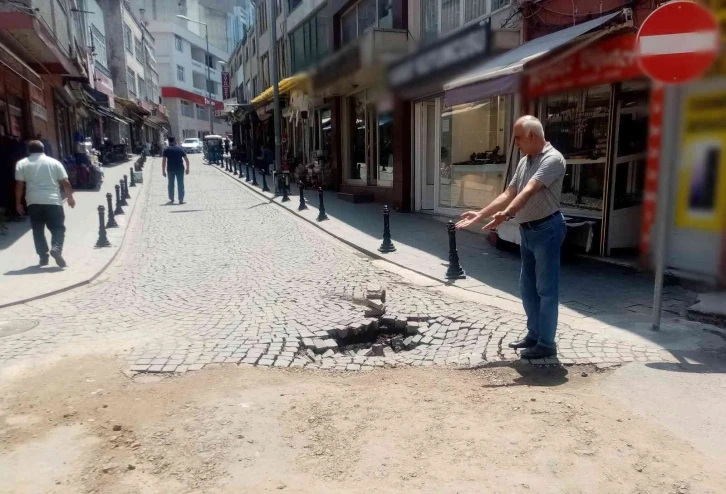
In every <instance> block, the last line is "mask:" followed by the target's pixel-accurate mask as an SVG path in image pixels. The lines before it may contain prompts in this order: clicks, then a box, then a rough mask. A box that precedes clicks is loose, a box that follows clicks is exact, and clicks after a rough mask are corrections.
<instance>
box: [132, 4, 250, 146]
mask: <svg viewBox="0 0 726 494" xmlns="http://www.w3.org/2000/svg"><path fill="white" fill-rule="evenodd" d="M134 3H135V5H138V6H140V8H144V9H145V15H146V21H147V27H148V29H149V31H150V32H151V33H152V35H153V36H154V40H155V49H156V59H157V62H158V67H157V72H158V75H159V87H160V89H159V92H160V95H161V100H162V102H163V104H164V106H165V107H166V109H167V111H168V117H169V122H170V124H171V133H172V134H173V135H174V136H177V137H178V138H180V139H184V138H188V137H203V136H204V135H206V134H209V133H214V134H222V135H224V134H227V133H230V132H231V130H232V129H231V126H230V125H229V124H228V123H227V122H226V119H222V118H216V117H214V112H215V111H216V110H222V109H223V98H222V72H223V71H225V63H226V61H227V59H228V57H229V50H231V48H233V47H230V46H229V42H228V39H229V36H228V27H229V26H233V25H234V24H235V23H234V22H233V19H234V16H235V14H236V13H238V14H239V13H240V6H242V5H245V2H244V1H242V0H216V1H213V0H181V1H179V0H134ZM235 8H237V11H235ZM242 14H244V12H243V13H242ZM242 14H241V15H242ZM180 16H181V17H180ZM207 54H208V55H207ZM210 113H211V115H212V122H210Z"/></svg>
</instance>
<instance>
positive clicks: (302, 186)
mask: <svg viewBox="0 0 726 494" xmlns="http://www.w3.org/2000/svg"><path fill="white" fill-rule="evenodd" d="M297 186H298V188H299V189H300V205H299V206H298V207H297V210H298V211H302V210H303V209H307V208H308V205H307V204H305V194H304V193H303V191H304V190H305V184H304V183H302V180H301V181H300V182H298V183H297Z"/></svg>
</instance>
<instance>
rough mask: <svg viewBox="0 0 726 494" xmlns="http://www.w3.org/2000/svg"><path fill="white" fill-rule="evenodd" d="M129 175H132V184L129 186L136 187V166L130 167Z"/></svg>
mask: <svg viewBox="0 0 726 494" xmlns="http://www.w3.org/2000/svg"><path fill="white" fill-rule="evenodd" d="M129 175H131V184H130V185H129V187H136V179H135V178H134V168H133V167H131V168H129Z"/></svg>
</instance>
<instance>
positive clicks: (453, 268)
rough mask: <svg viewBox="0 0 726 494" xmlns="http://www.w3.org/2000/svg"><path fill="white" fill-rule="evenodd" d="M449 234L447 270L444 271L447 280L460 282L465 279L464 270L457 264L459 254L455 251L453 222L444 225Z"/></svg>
mask: <svg viewBox="0 0 726 494" xmlns="http://www.w3.org/2000/svg"><path fill="white" fill-rule="evenodd" d="M446 229H447V230H448V232H449V269H447V270H446V279H447V280H461V279H464V278H466V274H464V270H463V269H462V268H461V265H460V264H459V252H458V251H457V250H456V226H455V225H454V222H453V221H449V222H448V223H447V225H446Z"/></svg>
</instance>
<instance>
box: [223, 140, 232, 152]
mask: <svg viewBox="0 0 726 494" xmlns="http://www.w3.org/2000/svg"><path fill="white" fill-rule="evenodd" d="M231 145H232V141H230V140H229V136H227V137H225V138H224V153H225V154H229V149H230V146H231Z"/></svg>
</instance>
